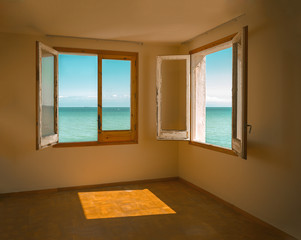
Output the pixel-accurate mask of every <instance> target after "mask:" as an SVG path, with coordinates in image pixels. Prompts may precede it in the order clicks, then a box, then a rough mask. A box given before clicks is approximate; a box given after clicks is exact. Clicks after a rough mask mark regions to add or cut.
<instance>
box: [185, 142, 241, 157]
mask: <svg viewBox="0 0 301 240" xmlns="http://www.w3.org/2000/svg"><path fill="white" fill-rule="evenodd" d="M189 144H191V145H194V146H199V147H202V148H206V149H209V150H213V151H216V152H222V153H225V154H228V155H232V156H236V157H237V154H236V153H235V152H234V151H233V150H232V149H228V148H223V147H217V146H214V145H211V144H206V143H200V142H194V141H189Z"/></svg>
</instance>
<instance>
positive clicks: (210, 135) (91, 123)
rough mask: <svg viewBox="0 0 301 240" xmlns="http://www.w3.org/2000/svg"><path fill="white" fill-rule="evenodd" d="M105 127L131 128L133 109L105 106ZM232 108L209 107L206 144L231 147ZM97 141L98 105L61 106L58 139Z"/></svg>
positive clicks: (110, 128)
mask: <svg viewBox="0 0 301 240" xmlns="http://www.w3.org/2000/svg"><path fill="white" fill-rule="evenodd" d="M102 115H103V117H102V129H103V130H128V129H130V108H126V107H119V108H103V113H102ZM231 122H232V109H231V107H229V108H227V107H220V108H219V107H207V108H206V143H209V144H213V145H217V146H221V147H226V148H231V127H232V126H231V124H232V123H231ZM84 141H97V108H96V107H95V108H94V107H60V108H59V142H84Z"/></svg>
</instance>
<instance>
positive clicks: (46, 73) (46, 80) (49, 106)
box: [41, 51, 55, 137]
mask: <svg viewBox="0 0 301 240" xmlns="http://www.w3.org/2000/svg"><path fill="white" fill-rule="evenodd" d="M41 125H42V137H45V136H49V135H53V134H55V132H54V56H53V55H52V54H50V53H48V52H46V51H42V123H41Z"/></svg>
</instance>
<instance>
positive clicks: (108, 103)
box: [102, 59, 131, 131]
mask: <svg viewBox="0 0 301 240" xmlns="http://www.w3.org/2000/svg"><path fill="white" fill-rule="evenodd" d="M130 129H131V61H128V60H109V59H103V60H102V130H104V131H105V130H130Z"/></svg>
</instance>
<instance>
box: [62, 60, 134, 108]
mask: <svg viewBox="0 0 301 240" xmlns="http://www.w3.org/2000/svg"><path fill="white" fill-rule="evenodd" d="M97 61H98V60H97V56H96V55H95V56H93V55H91V56H87V55H69V54H60V55H59V106H60V107H97V96H98V94H97V93H98V81H97V78H98V76H97V72H98V63H97ZM130 64H131V62H130V61H125V60H102V68H103V69H102V92H103V93H102V105H103V107H129V106H130V78H131V75H130V66H131V65H130ZM117 69H118V71H117Z"/></svg>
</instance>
